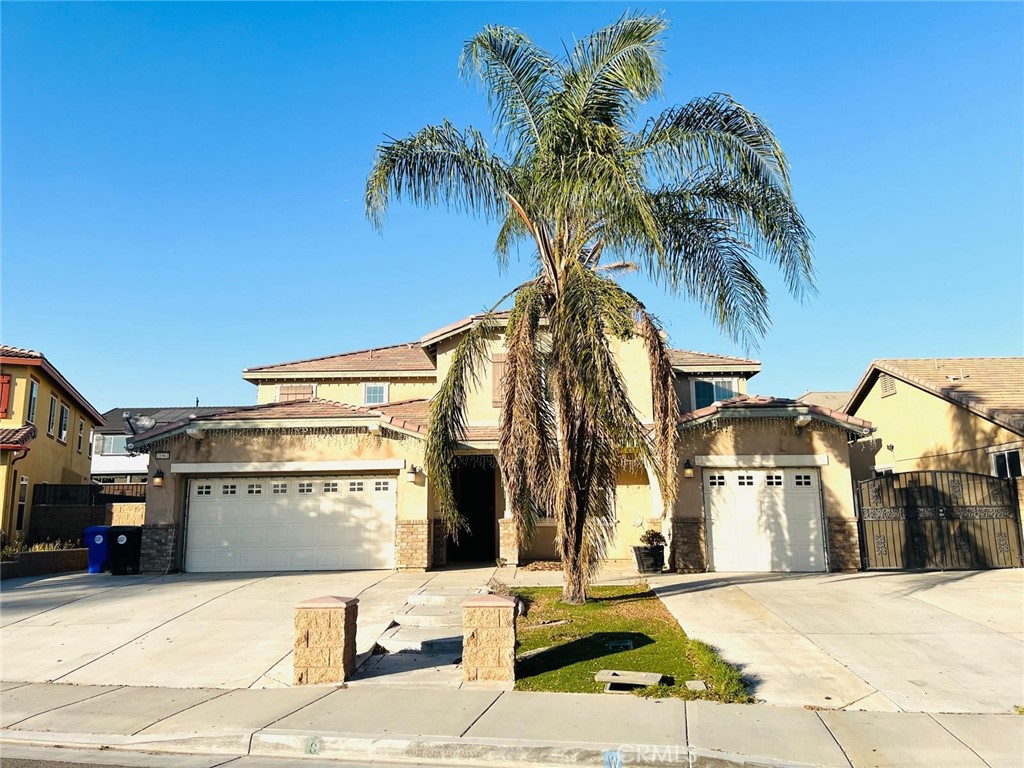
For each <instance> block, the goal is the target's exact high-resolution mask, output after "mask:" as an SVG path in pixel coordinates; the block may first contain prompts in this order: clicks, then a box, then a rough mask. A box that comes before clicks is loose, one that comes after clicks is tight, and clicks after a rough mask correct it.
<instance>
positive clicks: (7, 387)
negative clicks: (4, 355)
mask: <svg viewBox="0 0 1024 768" xmlns="http://www.w3.org/2000/svg"><path fill="white" fill-rule="evenodd" d="M10 407H11V376H10V374H7V373H5V374H4V375H3V376H0V419H6V418H7V416H8V413H7V412H8V411H9V410H10Z"/></svg>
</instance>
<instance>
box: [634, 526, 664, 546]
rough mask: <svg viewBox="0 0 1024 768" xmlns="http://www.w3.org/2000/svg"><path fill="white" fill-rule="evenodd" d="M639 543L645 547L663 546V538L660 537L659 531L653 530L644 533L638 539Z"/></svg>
mask: <svg viewBox="0 0 1024 768" xmlns="http://www.w3.org/2000/svg"><path fill="white" fill-rule="evenodd" d="M640 541H641V542H642V543H643V545H644V546H645V547H663V546H665V537H664V536H662V535H661V532H660V531H656V530H654V529H653V528H651V529H650V530H648V531H646V532H645V533H644V535H643V536H641V537H640Z"/></svg>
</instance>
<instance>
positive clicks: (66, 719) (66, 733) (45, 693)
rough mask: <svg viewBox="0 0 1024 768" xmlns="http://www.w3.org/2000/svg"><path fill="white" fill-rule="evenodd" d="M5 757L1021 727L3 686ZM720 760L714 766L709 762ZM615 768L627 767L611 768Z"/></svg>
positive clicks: (598, 706)
mask: <svg viewBox="0 0 1024 768" xmlns="http://www.w3.org/2000/svg"><path fill="white" fill-rule="evenodd" d="M2 688H3V690H2V692H0V712H2V716H0V717H2V722H0V727H2V730H0V742H2V743H3V745H4V750H5V751H7V750H8V749H9V747H10V746H12V745H15V746H22V747H24V746H28V745H54V744H56V745H61V746H63V747H69V748H83V747H84V748H92V749H102V748H111V749H117V750H136V751H143V752H158V753H159V752H173V753H192V754H218V755H227V756H241V755H249V756H264V757H275V758H283V759H296V758H302V757H305V758H310V757H319V758H327V759H344V760H352V761H360V760H362V761H367V762H371V761H373V762H376V761H387V760H409V761H420V762H423V763H433V764H436V763H440V764H445V765H456V764H460V763H461V764H469V765H479V764H481V763H486V764H488V765H495V766H499V765H508V766H511V765H517V766H519V765H565V764H567V763H578V764H580V765H596V766H599V765H602V764H604V758H603V756H604V753H606V752H607V751H620V752H621V753H622V764H624V765H632V764H643V763H644V762H645V761H647V762H652V763H656V764H659V765H686V766H690V765H715V766H728V765H748V766H750V765H780V764H781V765H790V766H819V767H822V768H868V766H876V767H877V766H903V767H904V768H914V767H915V766H922V767H923V766H927V768H984V767H985V766H990V767H991V768H1019V766H1020V765H1021V755H1022V754H1024V717H1020V716H1017V715H927V714H915V713H891V712H817V711H811V710H806V709H795V708H775V707H758V706H752V705H748V706H744V705H718V704H712V703H708V702H686V703H684V702H682V701H678V700H668V699H640V698H636V697H632V696H600V695H584V694H554V693H524V692H507V693H501V692H497V691H488V690H465V689H464V690H452V689H446V688H432V689H428V688H423V687H412V688H395V687H390V686H381V687H371V686H365V687H355V688H348V689H341V688H335V687H309V688H292V689H287V690H284V689H281V690H268V689H248V690H235V691H224V690H215V689H191V690H187V689H181V688H126V687H116V686H75V685H59V684H45V683H44V684H23V683H4V684H3V685H2ZM712 758H714V760H712ZM613 764H614V763H613Z"/></svg>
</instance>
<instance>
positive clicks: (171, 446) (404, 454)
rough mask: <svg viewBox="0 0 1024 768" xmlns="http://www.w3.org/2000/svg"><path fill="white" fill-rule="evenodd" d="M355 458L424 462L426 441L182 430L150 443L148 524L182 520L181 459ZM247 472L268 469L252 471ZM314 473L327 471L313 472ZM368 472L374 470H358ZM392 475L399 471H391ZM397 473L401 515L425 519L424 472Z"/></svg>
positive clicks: (382, 436)
mask: <svg viewBox="0 0 1024 768" xmlns="http://www.w3.org/2000/svg"><path fill="white" fill-rule="evenodd" d="M158 451H167V452H169V453H170V458H169V459H161V460H157V459H156V458H155V454H156V453H157V452H158ZM355 459H404V460H405V462H406V466H409V465H410V464H413V465H416V466H417V467H422V466H423V441H422V440H418V439H416V438H413V437H406V436H402V435H397V434H395V433H393V432H387V433H381V434H380V435H369V434H366V433H349V434H315V435H314V434H308V435H306V434H284V433H273V432H271V433H264V434H254V433H239V432H217V431H215V430H211V431H209V432H207V433H206V436H205V437H204V438H203V440H201V441H196V440H193V439H191V438H189V437H185V436H182V435H179V436H176V437H174V438H172V439H171V440H168V441H165V442H164V443H162V444H155V445H153V446H151V451H150V462H149V477H150V480H149V486H148V488H147V491H146V524H148V525H158V524H167V523H174V524H177V525H180V524H181V520H182V513H183V510H184V500H185V488H186V486H187V482H186V480H187V478H186V477H185V476H175V475H173V474H172V473H171V464H172V463H177V462H257V461H340V460H355ZM157 469H161V470H162V471H163V473H164V486H163V488H156V487H154V486H153V482H152V477H153V474H154V473H155V472H156V470H157ZM249 474H266V473H262V472H252V473H249ZM310 474H323V473H322V472H317V471H315V470H314V471H311V472H310ZM351 474H357V475H365V474H374V472H365V471H364V472H354V473H351ZM387 474H390V475H391V476H395V474H396V471H395V470H390V472H389V473H387ZM397 474H398V483H397V488H398V500H397V503H398V518H399V519H410V520H416V519H425V518H426V516H427V509H428V494H427V484H426V481H425V479H424V478H423V476H422V474H421V475H420V477H419V480H418V481H417V482H416V483H409V482H407V481H406V479H405V474H404V471H402V470H399V471H398V472H397Z"/></svg>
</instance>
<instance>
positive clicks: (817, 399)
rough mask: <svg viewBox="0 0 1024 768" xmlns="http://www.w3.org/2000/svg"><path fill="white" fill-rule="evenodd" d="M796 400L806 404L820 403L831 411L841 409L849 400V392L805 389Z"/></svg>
mask: <svg viewBox="0 0 1024 768" xmlns="http://www.w3.org/2000/svg"><path fill="white" fill-rule="evenodd" d="M796 401H797V402H798V403H807V404H808V405H820V406H823V407H825V408H829V409H831V410H833V411H841V410H843V408H844V407H845V406H846V404H847V403H848V402H850V393H849V392H824V391H821V392H815V391H813V390H807V391H806V392H804V393H803V394H802V395H800V397H798V398H797V399H796Z"/></svg>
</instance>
